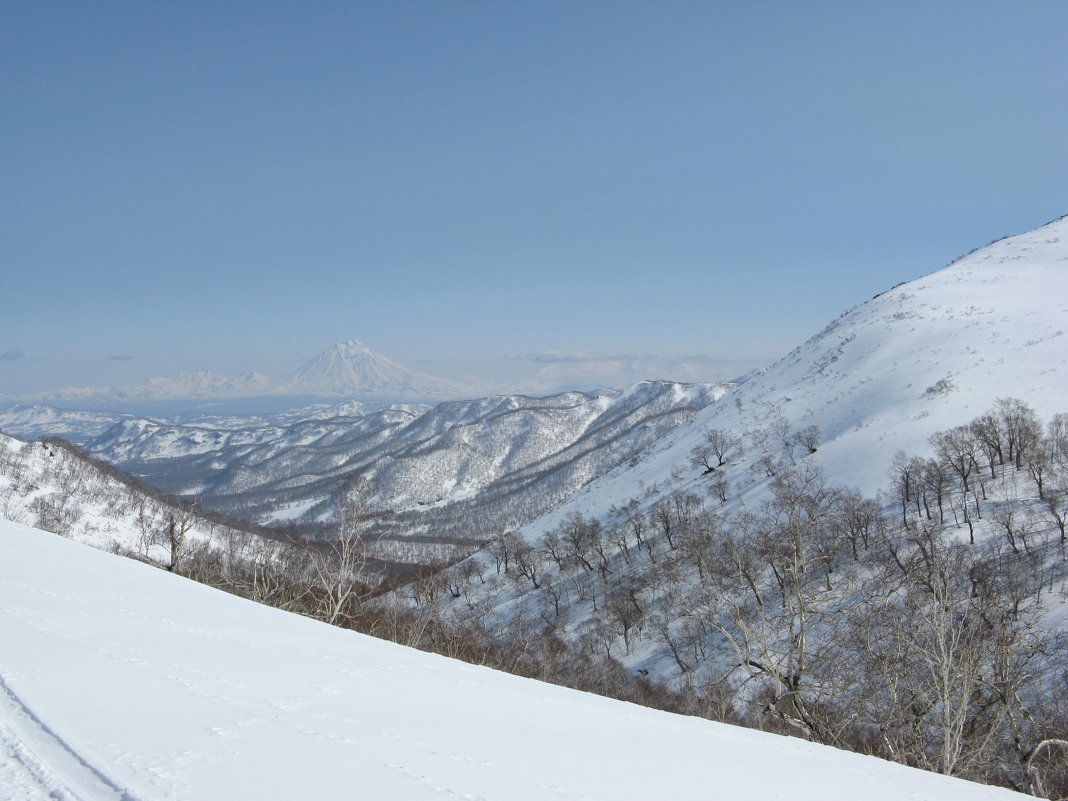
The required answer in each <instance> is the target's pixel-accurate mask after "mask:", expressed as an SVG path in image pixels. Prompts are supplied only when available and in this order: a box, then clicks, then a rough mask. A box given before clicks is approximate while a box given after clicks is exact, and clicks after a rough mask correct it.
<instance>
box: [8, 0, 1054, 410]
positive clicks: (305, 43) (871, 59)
mask: <svg viewBox="0 0 1068 801" xmlns="http://www.w3.org/2000/svg"><path fill="white" fill-rule="evenodd" d="M1066 29H1068V6H1066V5H1064V4H1063V3H1056V2H1035V3H1029V4H1026V5H1024V6H1013V7H1011V8H1010V7H1007V6H1004V5H1003V4H998V3H992V2H980V3H964V2H947V3H940V4H938V5H937V6H935V7H931V6H930V5H929V4H919V3H915V4H910V3H906V4H904V5H902V4H900V3H898V4H894V5H893V6H891V5H864V6H857V5H856V4H847V3H837V2H823V3H815V4H806V5H804V6H797V5H795V4H789V3H778V2H770V3H765V4H757V5H753V4H749V5H745V6H740V7H735V6H730V5H725V4H696V3H695V4H690V3H669V4H656V5H655V6H654V5H652V4H642V3H632V2H624V3H612V4H608V3H600V2H593V3H582V4H573V3H565V2H548V3H537V4H507V5H499V4H486V3H480V2H458V3H450V4H446V5H441V4H433V3H426V2H418V1H415V0H413V1H411V2H398V3H390V4H363V5H353V6H345V5H342V6H319V7H313V8H302V7H301V8H298V7H277V6H271V7H265V6H262V5H260V4H251V3H241V2H235V3H226V4H223V5H221V6H213V5H195V6H174V7H146V6H143V5H139V4H133V3H116V4H109V5H108V6H106V7H95V8H93V7H84V6H78V5H76V4H72V3H71V4H68V3H55V4H47V5H17V6H12V7H11V8H9V9H8V10H7V13H6V15H5V25H4V30H3V31H2V32H0V37H2V38H0V41H2V42H3V45H4V46H3V48H0V65H2V68H3V74H4V75H5V76H6V78H7V80H6V82H5V87H6V89H7V91H6V92H5V93H4V96H3V100H0V110H2V111H3V115H2V118H3V123H2V124H0V147H2V149H3V150H2V152H3V153H4V156H5V163H6V164H7V165H8V168H9V169H8V173H7V175H6V176H5V177H6V180H5V181H4V185H3V187H2V188H0V203H2V204H3V206H2V208H3V212H4V213H3V214H2V215H0V241H2V242H3V243H4V245H5V248H4V275H5V280H4V291H3V292H2V293H0V315H2V318H3V320H4V326H3V329H2V330H0V396H21V395H26V394H30V393H41V392H49V391H54V390H58V389H60V388H64V387H103V386H109V387H122V386H128V385H135V384H139V383H142V382H144V381H146V380H147V379H149V378H152V377H157V376H171V375H174V374H177V373H179V372H193V371H197V370H211V371H213V372H217V373H221V374H224V375H236V374H238V373H240V372H242V371H245V370H248V369H256V370H259V371H261V372H263V373H265V374H267V375H269V376H272V377H275V378H278V377H282V376H285V375H287V374H289V373H291V372H292V371H293V370H295V369H296V368H298V367H299V366H300V364H301V360H303V359H308V358H311V357H313V356H314V355H315V354H316V353H318V352H320V351H322V350H323V349H325V348H327V347H329V346H330V345H331V344H333V343H335V342H339V341H344V340H347V339H351V338H357V339H360V340H362V341H364V342H366V343H367V344H368V345H370V346H371V347H372V348H374V349H375V350H377V351H379V352H381V353H383V354H385V355H387V356H389V357H390V358H392V359H395V360H396V361H398V362H400V363H401V364H404V365H407V366H409V367H411V368H412V369H415V370H418V371H421V372H424V373H428V374H431V375H437V376H443V377H446V378H457V379H463V380H466V381H471V382H481V383H482V384H485V385H487V386H493V387H498V388H505V387H508V386H515V387H523V386H530V385H531V384H532V382H534V383H537V382H542V383H543V384H545V385H548V384H550V383H552V382H553V381H557V380H558V382H559V383H561V384H564V383H567V382H573V383H583V382H585V383H587V384H589V383H591V382H592V383H598V382H599V381H600V379H603V383H605V384H608V385H618V383H620V381H621V378H623V377H633V378H634V379H635V380H636V379H637V378H667V379H678V380H695V379H697V378H704V379H705V380H719V379H728V378H733V377H736V376H738V375H740V374H743V373H745V372H748V371H749V370H752V369H755V368H758V367H762V366H766V365H768V364H770V363H771V362H773V361H774V360H775V359H777V358H779V357H781V356H782V355H784V354H786V353H787V352H789V350H790V349H792V348H793V347H795V346H796V345H798V344H800V343H801V342H802V341H804V340H805V339H807V338H808V337H809V336H811V335H813V334H815V333H816V332H817V331H819V330H820V329H821V328H822V327H823V326H824V325H826V324H827V323H828V322H829V321H830V320H832V319H834V318H835V317H836V316H838V315H839V314H840V313H841V312H842V311H844V310H845V309H847V308H849V307H851V306H854V305H856V304H858V303H861V302H863V301H865V300H866V299H868V298H870V297H871V296H872V295H874V294H876V293H878V292H882V291H884V290H886V289H888V288H889V287H891V286H893V285H895V284H897V283H900V282H902V281H908V280H911V279H914V278H916V277H918V276H920V275H924V274H927V273H930V272H932V271H934V270H937V269H939V268H941V267H943V266H944V265H946V264H947V263H949V262H951V261H953V260H954V259H955V258H957V257H958V256H960V255H961V254H963V253H965V252H967V251H970V250H972V249H974V248H976V247H980V246H982V245H985V244H986V243H988V242H989V241H991V240H992V239H995V238H999V237H1002V236H1006V235H1011V234H1016V233H1020V232H1023V231H1026V230H1029V229H1032V228H1035V227H1037V226H1039V225H1042V224H1043V223H1046V222H1048V221H1049V220H1051V219H1054V218H1056V217H1058V216H1060V215H1062V214H1064V213H1065V212H1068V150H1066V149H1065V148H1064V146H1063V143H1064V141H1066V139H1068V106H1066V105H1065V104H1064V103H1063V102H1060V101H1061V100H1062V99H1063V97H1064V89H1065V84H1066V81H1068V66H1066V63H1065V61H1064V58H1063V44H1062V41H1061V40H1062V38H1063V31H1064V30H1066ZM605 357H610V358H605ZM613 364H615V366H613ZM631 365H634V368H633V369H631ZM644 371H650V373H653V374H648V375H644V374H642V373H643V372H644ZM656 372H659V373H660V374H655V373H656Z"/></svg>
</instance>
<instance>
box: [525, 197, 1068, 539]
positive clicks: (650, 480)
mask: <svg viewBox="0 0 1068 801" xmlns="http://www.w3.org/2000/svg"><path fill="white" fill-rule="evenodd" d="M1066 332H1068V218H1062V219H1059V220H1056V221H1054V222H1052V223H1050V224H1048V225H1045V226H1043V227H1041V228H1038V229H1036V230H1034V231H1031V232H1029V233H1026V234H1022V235H1020V236H1015V237H1011V238H1008V239H1004V240H1001V241H998V242H995V243H993V244H991V245H989V246H987V247H985V248H981V249H979V250H976V251H974V252H973V253H971V254H969V255H968V256H966V257H964V258H962V259H960V260H959V261H957V262H955V263H954V264H952V265H950V266H949V267H947V268H945V269H943V270H939V271H938V272H935V273H932V274H930V275H928V276H926V277H924V278H920V279H918V280H915V281H910V282H908V283H905V284H901V285H899V286H897V287H894V288H893V289H891V290H889V291H887V292H884V293H882V294H880V295H877V296H876V297H875V298H873V299H872V300H870V301H868V302H867V303H864V304H862V305H860V306H857V307H856V308H854V309H851V310H850V311H848V312H846V313H845V314H843V315H842V316H841V317H839V318H838V319H837V320H835V321H834V322H833V323H831V324H830V325H829V326H827V327H826V328H825V329H824V330H823V331H821V332H820V333H819V334H817V335H816V336H814V337H813V338H812V339H810V340H809V341H808V342H806V343H804V344H803V345H801V346H800V347H798V348H797V349H795V350H794V351H793V352H791V353H790V354H788V355H787V356H786V357H784V358H783V359H781V360H780V361H778V362H777V363H775V364H774V365H772V366H771V367H769V368H767V369H766V370H764V371H762V372H761V373H758V374H757V375H755V376H753V377H752V378H750V379H749V380H747V381H746V382H744V383H743V384H741V385H740V386H739V387H738V388H737V389H736V390H735V391H733V392H732V393H731V395H730V397H729V398H728V399H726V400H725V401H723V402H721V403H717V404H713V405H712V406H709V407H708V408H707V409H705V410H703V411H702V412H700V413H699V414H697V415H696V416H695V417H694V418H693V419H692V420H690V421H689V422H688V423H686V424H684V425H681V426H679V427H678V428H677V429H675V431H673V432H672V433H671V434H669V435H668V436H667V437H665V438H664V439H663V440H662V441H661V442H660V444H659V445H658V446H657V447H656V448H654V449H652V450H651V451H650V452H648V453H647V455H646V456H645V457H644V458H643V459H642V461H641V463H640V464H638V465H636V466H633V467H626V468H621V469H619V470H616V471H614V472H612V473H611V474H609V475H607V476H605V477H603V478H602V479H600V480H599V481H596V482H593V483H591V484H590V485H589V486H588V487H586V488H585V489H584V490H583V491H582V492H580V493H578V494H576V495H575V496H573V497H572V498H571V499H570V500H569V501H568V502H567V503H565V504H563V505H561V506H560V507H558V508H557V509H554V510H553V511H552V512H551V513H550V514H549V515H548V516H546V517H545V518H543V519H542V520H539V521H536V522H535V523H534V524H532V525H531V526H530V527H529V528H528V531H529V532H531V533H538V532H541V531H544V530H547V529H549V528H552V527H553V526H555V525H556V524H557V523H558V522H559V521H560V520H562V519H563V518H564V516H566V515H567V514H568V513H570V512H573V511H581V512H583V513H584V514H595V515H601V514H603V513H604V512H606V511H607V509H608V508H609V507H610V506H611V505H612V504H622V503H625V502H626V501H627V500H628V499H630V498H635V497H646V498H648V497H649V495H648V493H649V490H650V488H651V487H653V488H654V490H655V493H654V494H663V493H666V492H669V491H671V490H674V489H678V488H685V489H698V490H699V489H701V488H702V486H703V485H704V484H705V483H707V479H703V478H701V477H700V473H701V471H700V470H698V469H695V468H693V467H690V466H689V465H688V460H689V456H690V451H691V450H692V449H693V447H694V446H695V445H697V444H698V443H700V442H701V441H702V436H703V433H704V432H705V431H706V430H708V429H722V430H724V431H730V432H734V433H737V434H746V433H748V432H751V431H754V430H758V429H767V428H768V427H769V426H771V425H772V424H773V422H774V420H775V419H776V415H777V414H781V415H782V416H783V417H784V418H785V419H787V420H788V421H789V422H790V424H791V427H792V428H793V430H795V431H796V430H798V429H801V428H803V427H805V426H809V425H815V426H818V427H819V429H820V431H821V439H820V443H819V450H818V452H817V453H816V454H813V455H812V456H811V459H812V460H814V461H815V462H817V463H818V464H820V465H821V466H822V467H823V468H824V469H825V471H826V474H827V477H828V479H829V481H830V482H831V483H832V484H841V485H846V486H855V487H857V488H859V489H860V490H862V491H863V492H865V493H869V494H874V493H875V492H876V491H877V490H879V489H880V488H881V487H882V486H883V485H884V484H885V483H886V480H887V470H888V469H889V465H890V461H891V459H892V458H893V455H894V453H895V452H896V451H898V450H904V451H906V452H908V453H910V454H917V455H918V454H926V453H928V452H929V446H928V444H927V440H928V437H929V436H930V435H931V434H932V433H934V432H935V431H940V430H944V429H948V428H950V427H952V426H956V425H961V424H964V423H967V422H968V421H969V420H971V419H972V418H973V417H975V416H977V415H979V414H981V413H983V412H985V411H987V410H988V409H989V408H991V407H992V406H993V404H994V401H995V400H996V399H997V398H999V397H1009V396H1011V397H1016V398H1020V399H1022V400H1024V401H1025V402H1026V403H1028V404H1029V405H1030V406H1032V407H1033V408H1034V409H1035V411H1036V412H1037V413H1038V414H1039V416H1040V417H1041V418H1043V419H1045V420H1048V419H1049V418H1050V417H1052V416H1053V415H1054V414H1056V413H1058V412H1062V411H1068V336H1066V335H1065V333H1066ZM759 456H760V451H759V448H755V447H753V445H752V442H751V441H750V442H747V453H746V456H745V457H744V458H742V459H738V460H734V461H733V464H732V465H731V466H730V467H729V468H728V469H727V470H726V472H725V475H726V476H727V477H728V480H729V481H730V483H731V489H732V493H733V494H734V495H735V496H737V495H738V494H739V493H741V494H744V493H746V492H748V491H750V490H757V491H759V489H760V482H759V481H754V480H753V479H754V476H753V471H751V470H750V468H751V467H752V465H753V463H754V462H755V460H756V459H757V458H758V457H759ZM673 472H675V473H676V476H677V477H672V473H673ZM654 485H655V487H654Z"/></svg>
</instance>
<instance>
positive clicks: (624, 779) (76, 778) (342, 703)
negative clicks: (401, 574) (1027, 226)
mask: <svg viewBox="0 0 1068 801" xmlns="http://www.w3.org/2000/svg"><path fill="white" fill-rule="evenodd" d="M0 643H2V647H0V679H2V682H0V798H2V799H25V800H26V801H38V799H45V798H64V799H69V798H75V799H81V801H97V800H98V799H129V800H130V801H138V800H142V801H147V799H174V801H180V800H187V799H196V801H213V799H220V800H222V799H226V801H232V800H233V799H238V798H247V799H257V801H268V800H269V799H286V800H287V801H289V800H291V799H296V798H316V799H321V798H352V799H375V801H381V800H383V799H420V798H428V799H429V798H435V799H438V798H442V797H446V798H466V799H500V800H501V801H523V799H560V798H583V799H606V801H607V800H608V799H611V801H620V800H621V799H635V801H651V800H652V799H673V801H676V800H678V799H709V798H743V797H744V798H759V799H767V798H789V799H791V800H792V801H803V799H819V800H820V801H826V799H837V798H840V799H849V801H854V800H855V799H859V798H863V799H867V800H868V801H879V799H886V800H887V801H899V800H900V799H903V798H908V799H912V800H913V801H919V800H920V799H939V801H957V800H961V801H963V799H984V798H989V799H995V798H1005V799H1008V798H1011V797H1017V798H1019V797H1021V796H1017V795H1015V794H1013V793H1009V792H1007V791H1004V790H999V789H994V788H989V787H982V786H980V785H976V784H970V783H967V782H963V781H959V780H956V779H949V778H945V777H942V776H938V775H934V774H929V773H923V772H921V771H918V770H914V769H911V768H907V767H903V766H901V765H897V764H892V763H889V762H883V761H881V760H878V759H873V758H870V757H863V756H858V755H855V754H849V753H845V752H840V751H836V750H833V749H830V748H826V747H823V746H818V745H813V744H810V743H806V742H802V741H800V740H794V739H787V738H783V737H778V736H775V735H768V734H764V733H759V732H755V731H747V730H742V729H736V728H733V727H730V726H725V725H719V724H714V723H709V722H707V721H703V720H698V719H695V718H686V717H679V716H674V715H669V714H666V713H661V712H656V711H652V710H648V709H644V708H641V707H636V706H632V705H629V704H624V703H619V702H616V701H610V700H606V699H603V698H599V697H596V696H592V695H587V694H584V693H579V692H575V691H571V690H565V689H561V688H557V687H552V686H549V685H545V684H541V683H539V682H536V681H531V680H527V679H520V678H516V677H513V676H508V675H504V674H500V673H496V672H494V671H491V670H488V669H485V668H479V667H473V666H469V665H464V664H460V663H457V662H453V661H451V660H448V659H445V658H442V657H438V656H433V655H429V654H425V653H422V652H418V651H412V650H409V649H406V648H403V647H400V646H396V645H392V644H390V643H386V642H382V641H378V640H375V639H371V638H368V637H365V636H361V635H357V634H353V633H351V632H346V631H342V630H340V629H334V628H331V627H329V626H326V625H324V624H321V623H317V622H314V621H311V620H307V619H304V618H299V617H295V616H292V615H289V614H286V613H283V612H279V611H277V610H273V609H269V608H266V607H260V606H257V605H255V604H253V603H251V602H248V601H245V600H241V599H238V598H235V597H233V596H229V595H226V594H224V593H221V592H218V591H216V590H213V589H210V588H207V587H204V586H201V585H198V584H194V583H192V582H190V581H187V580H185V579H181V578H178V577H176V576H173V575H171V574H168V573H165V572H162V571H159V570H155V569H153V568H150V567H148V566H146V565H143V564H140V563H136V562H133V561H127V560H124V559H121V558H119V557H116V556H113V555H111V554H107V553H103V552H100V551H95V550H92V549H91V548H88V547H85V546H83V545H80V544H77V543H73V542H70V541H67V540H64V539H62V538H60V537H58V536H55V535H53V534H48V533H45V532H42V531H38V530H36V529H31V528H28V527H26V526H22V525H19V524H15V523H9V522H3V523H0Z"/></svg>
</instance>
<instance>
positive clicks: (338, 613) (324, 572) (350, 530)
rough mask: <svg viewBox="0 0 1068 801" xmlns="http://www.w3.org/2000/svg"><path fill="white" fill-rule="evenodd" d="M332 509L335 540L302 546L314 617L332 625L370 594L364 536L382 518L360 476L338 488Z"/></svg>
mask: <svg viewBox="0 0 1068 801" xmlns="http://www.w3.org/2000/svg"><path fill="white" fill-rule="evenodd" d="M334 506H335V509H336V511H337V521H338V524H337V530H336V532H335V535H334V537H332V538H331V539H329V540H327V541H320V542H304V543H303V546H304V550H305V553H306V554H307V556H308V559H309V562H310V564H311V571H312V576H313V580H314V582H315V586H316V590H317V593H316V594H317V598H318V600H317V603H316V606H315V615H316V617H318V618H319V619H320V620H324V621H326V622H327V623H332V624H336V623H338V622H340V621H341V620H342V619H343V618H344V617H345V616H347V615H351V614H353V613H354V612H355V607H356V605H357V603H358V602H359V601H360V600H362V599H363V597H364V596H366V595H367V594H368V593H369V586H370V583H371V581H372V576H371V571H370V569H369V566H370V557H369V554H368V550H367V542H366V540H365V536H366V532H367V529H368V526H369V525H370V523H371V522H372V521H373V520H374V519H375V518H377V517H380V516H381V515H380V514H378V513H377V512H376V511H375V510H374V507H373V505H372V503H371V488H370V485H369V483H368V481H367V480H366V479H364V478H361V477H358V478H354V479H350V480H349V481H346V482H345V483H344V484H343V485H342V486H341V488H340V490H339V491H338V492H337V494H335V496H334Z"/></svg>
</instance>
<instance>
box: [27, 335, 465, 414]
mask: <svg viewBox="0 0 1068 801" xmlns="http://www.w3.org/2000/svg"><path fill="white" fill-rule="evenodd" d="M478 394H480V390H479V388H477V387H474V386H471V385H468V384H464V383H462V382H459V381H450V380H447V379H444V378H437V377H435V376H431V375H426V374H424V373H419V372H416V371H415V370H411V369H409V368H407V367H404V366H403V365H400V364H397V363H396V362H395V361H393V360H392V359H389V358H387V357H386V356H383V355H382V354H381V353H378V352H377V351H374V350H372V349H371V348H369V347H367V346H366V345H364V344H363V343H362V342H360V341H359V340H355V339H353V340H349V341H348V342H339V343H338V344H336V345H333V346H332V347H330V348H327V349H326V350H324V351H323V352H322V353H320V354H319V355H318V356H316V357H315V358H314V359H311V360H310V361H309V362H308V363H307V364H305V365H304V366H303V367H301V368H300V369H299V370H297V371H296V372H295V373H294V374H293V375H292V376H290V377H288V378H285V379H282V380H272V379H270V378H268V377H267V376H265V375H263V374H262V373H259V372H256V371H255V370H250V371H248V372H247V373H244V374H242V375H240V376H236V377H231V376H224V375H219V374H218V373H214V372H211V371H209V370H201V371H197V372H195V373H179V374H178V375H175V376H169V377H159V378H151V379H149V380H148V381H146V382H145V383H143V384H135V385H133V386H127V387H120V388H112V387H71V388H67V389H61V390H57V391H55V392H42V393H36V394H32V395H23V396H19V397H17V398H14V399H13V400H16V401H19V402H22V403H47V404H62V405H67V406H73V405H77V406H81V407H90V406H91V407H101V406H106V405H108V404H112V405H122V406H127V405H130V404H133V403H146V402H147V403H156V402H160V401H176V400H212V399H223V398H257V397H266V396H300V397H308V398H358V399H360V400H365V401H391V402H392V401H401V402H410V401H416V402H423V401H442V400H451V399H456V398H465V397H474V396H477V395H478ZM481 394H484V393H481Z"/></svg>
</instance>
